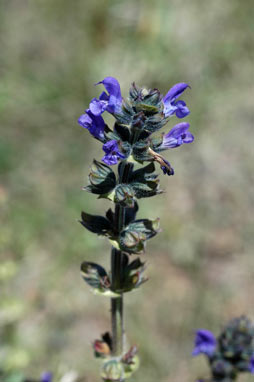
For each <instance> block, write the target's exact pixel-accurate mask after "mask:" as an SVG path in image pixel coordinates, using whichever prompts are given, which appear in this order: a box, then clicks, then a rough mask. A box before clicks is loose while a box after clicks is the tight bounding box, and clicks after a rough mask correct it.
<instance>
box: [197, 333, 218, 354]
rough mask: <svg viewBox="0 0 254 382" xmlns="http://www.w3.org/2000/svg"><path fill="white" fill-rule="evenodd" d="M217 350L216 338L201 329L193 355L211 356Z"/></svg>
mask: <svg viewBox="0 0 254 382" xmlns="http://www.w3.org/2000/svg"><path fill="white" fill-rule="evenodd" d="M215 348H216V338H215V337H214V335H213V333H212V332H210V331H209V330H206V329H199V330H197V331H196V337H195V347H194V349H193V352H192V355H198V354H201V353H203V354H206V355H207V356H208V357H209V356H211V355H212V354H213V353H214V351H215Z"/></svg>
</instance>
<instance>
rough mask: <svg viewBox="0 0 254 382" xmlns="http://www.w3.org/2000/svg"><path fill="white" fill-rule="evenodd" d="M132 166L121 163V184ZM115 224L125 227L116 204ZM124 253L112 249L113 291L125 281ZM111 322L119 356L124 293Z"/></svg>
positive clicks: (117, 299) (115, 302)
mask: <svg viewBox="0 0 254 382" xmlns="http://www.w3.org/2000/svg"><path fill="white" fill-rule="evenodd" d="M131 166H132V165H131V164H130V163H127V162H122V163H121V173H120V174H119V184H120V183H127V182H128V176H129V172H130V169H131ZM115 224H116V229H117V231H118V232H121V230H122V229H123V227H124V226H125V207H122V206H120V205H119V204H116V207H115ZM123 260H124V256H123V252H122V251H119V250H117V249H116V248H114V247H112V250H111V275H112V289H113V290H119V289H121V287H122V281H123ZM111 322H112V348H113V349H112V355H114V356H119V355H121V354H122V353H123V351H124V335H125V334H124V318H123V293H121V295H120V296H119V297H114V298H112V299H111Z"/></svg>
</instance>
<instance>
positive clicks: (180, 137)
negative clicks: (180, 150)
mask: <svg viewBox="0 0 254 382" xmlns="http://www.w3.org/2000/svg"><path fill="white" fill-rule="evenodd" d="M189 127H190V124H189V123H187V122H181V123H178V124H177V125H175V126H174V127H173V128H172V129H171V130H170V131H169V132H168V133H167V134H165V135H163V141H162V144H161V145H160V146H159V148H160V149H172V148H174V147H178V146H181V145H182V144H183V143H191V142H192V141H193V140H194V137H193V135H192V134H191V133H190V132H189V131H188V129H189Z"/></svg>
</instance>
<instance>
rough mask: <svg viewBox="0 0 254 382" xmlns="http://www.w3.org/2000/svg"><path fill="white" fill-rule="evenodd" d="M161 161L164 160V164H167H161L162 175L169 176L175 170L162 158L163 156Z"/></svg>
mask: <svg viewBox="0 0 254 382" xmlns="http://www.w3.org/2000/svg"><path fill="white" fill-rule="evenodd" d="M163 161H164V164H166V165H167V166H164V165H162V166H161V169H162V171H163V173H164V175H169V176H170V175H174V173H175V171H174V169H173V167H171V165H170V163H169V162H168V161H167V160H166V159H164V158H163Z"/></svg>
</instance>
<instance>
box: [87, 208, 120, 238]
mask: <svg viewBox="0 0 254 382" xmlns="http://www.w3.org/2000/svg"><path fill="white" fill-rule="evenodd" d="M81 218H82V220H80V223H81V224H82V225H83V226H84V227H85V228H86V229H88V231H90V232H93V233H97V234H98V235H104V236H111V235H112V230H113V227H112V224H111V222H110V221H109V220H108V219H106V218H104V217H103V216H97V215H90V214H87V213H86V212H82V213H81Z"/></svg>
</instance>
